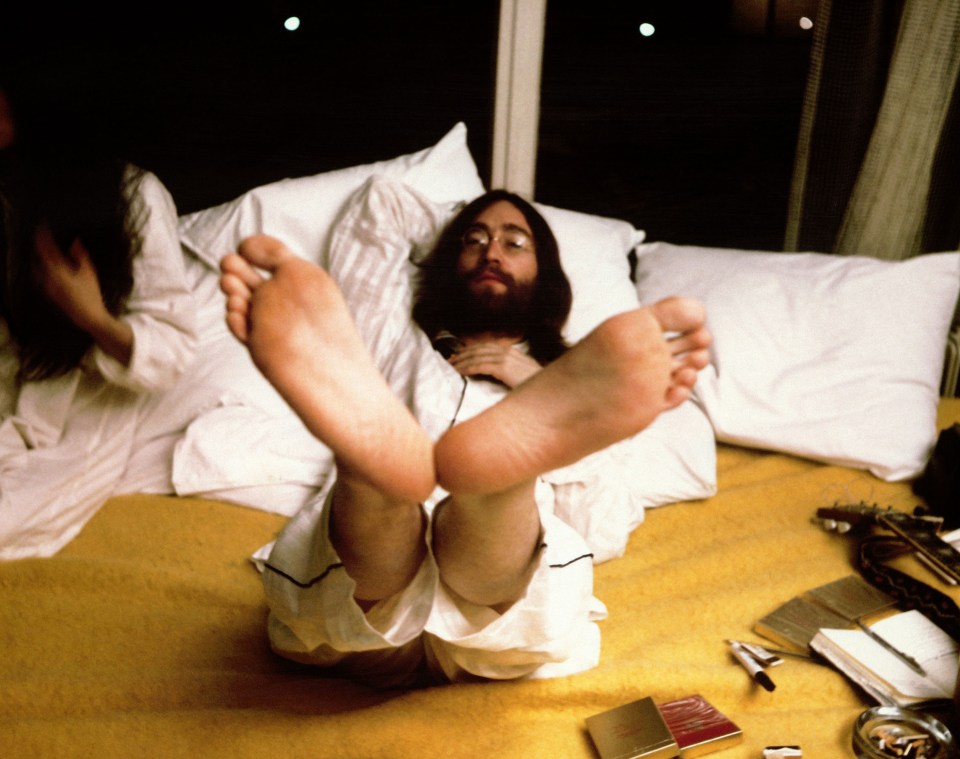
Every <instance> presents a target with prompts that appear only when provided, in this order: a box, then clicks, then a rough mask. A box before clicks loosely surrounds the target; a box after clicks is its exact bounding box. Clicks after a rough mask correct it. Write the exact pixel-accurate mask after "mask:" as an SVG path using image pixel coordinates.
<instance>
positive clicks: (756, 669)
mask: <svg viewBox="0 0 960 759" xmlns="http://www.w3.org/2000/svg"><path fill="white" fill-rule="evenodd" d="M730 653H732V654H733V656H734V658H735V659H736V660H737V661H738V662H740V665H741V666H742V667H743V668H744V669H745V670H747V673H748V674H749V675H750V677H751V678H753V680H754V682H756V683H759V684H760V685H762V686H763V688H764V689H765V690H773V689H774V688H776V687H777V686H776V685H775V684H774V682H773V680H771V679H770V675H768V674H767V673H766V672H764V671H763V667H761V666H760V665H759V664H758V663H757V660H756V659H754V658H753V657H752V656H750V654H748V653H747V652H746V651H745V650H744V648H743V646H741V645H740V644H739V643H737V641H735V640H733V641H730Z"/></svg>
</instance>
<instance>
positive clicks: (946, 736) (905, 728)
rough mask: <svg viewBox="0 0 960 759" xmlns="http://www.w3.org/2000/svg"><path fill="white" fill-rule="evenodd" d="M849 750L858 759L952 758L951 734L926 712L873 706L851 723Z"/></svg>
mask: <svg viewBox="0 0 960 759" xmlns="http://www.w3.org/2000/svg"><path fill="white" fill-rule="evenodd" d="M853 750H854V752H855V753H856V755H857V757H858V758H859V759H887V758H888V757H905V758H906V757H909V759H954V758H955V757H956V755H957V754H956V745H955V744H954V741H953V736H952V735H951V734H950V731H949V730H948V729H947V727H946V725H944V724H943V723H942V722H940V720H938V719H935V718H934V717H931V716H930V715H929V714H923V713H922V712H915V711H911V710H909V709H901V708H900V707H899V706H876V707H874V708H872V709H867V711H865V712H864V713H863V714H861V715H860V716H859V717H857V721H856V722H855V723H854V725H853Z"/></svg>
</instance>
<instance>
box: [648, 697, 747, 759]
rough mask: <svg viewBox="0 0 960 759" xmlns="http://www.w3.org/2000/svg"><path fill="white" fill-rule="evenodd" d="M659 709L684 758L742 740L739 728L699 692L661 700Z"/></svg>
mask: <svg viewBox="0 0 960 759" xmlns="http://www.w3.org/2000/svg"><path fill="white" fill-rule="evenodd" d="M660 713H661V714H662V715H663V719H664V721H665V722H666V723H667V727H669V728H670V732H671V733H673V737H674V738H676V741H677V745H678V746H679V747H680V756H682V757H683V759H693V757H697V756H703V755H704V754H709V753H710V752H711V751H719V750H720V749H722V748H728V747H730V746H734V745H736V744H737V743H740V742H741V741H742V740H743V732H742V731H741V730H740V728H739V727H737V726H736V725H735V724H734V723H733V722H731V721H730V719H728V718H727V717H726V716H724V715H723V714H722V713H721V712H719V711H718V710H717V708H716V707H715V706H713V704H711V703H710V702H709V701H707V700H706V699H705V698H703V696H700V695H693V696H687V697H686V698H679V699H677V700H676V701H668V702H667V703H665V704H660Z"/></svg>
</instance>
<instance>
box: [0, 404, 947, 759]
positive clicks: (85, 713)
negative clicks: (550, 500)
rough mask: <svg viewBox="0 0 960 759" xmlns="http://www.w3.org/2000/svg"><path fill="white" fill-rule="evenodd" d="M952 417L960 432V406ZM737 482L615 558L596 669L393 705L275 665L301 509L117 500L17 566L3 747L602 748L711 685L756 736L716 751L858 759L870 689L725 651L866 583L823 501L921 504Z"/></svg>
mask: <svg viewBox="0 0 960 759" xmlns="http://www.w3.org/2000/svg"><path fill="white" fill-rule="evenodd" d="M941 416H942V419H941V423H942V426H946V425H947V424H948V423H952V422H954V421H960V399H949V400H945V401H944V402H943V403H942V404H941ZM719 481H720V490H719V493H718V495H716V496H715V497H713V498H710V499H707V500H705V501H699V502H690V503H684V504H676V505H672V506H666V507H662V508H659V509H656V510H653V511H651V512H649V513H648V515H647V519H646V521H645V523H644V524H643V525H641V526H640V527H639V528H638V529H637V530H636V531H635V533H634V534H633V536H632V537H631V540H630V544H629V547H628V550H627V554H626V555H625V556H624V557H622V558H620V559H616V560H614V561H611V562H608V563H606V564H603V565H601V566H599V567H597V572H596V593H597V595H598V596H599V597H600V598H601V599H602V600H603V601H604V602H605V603H606V604H607V606H608V607H609V609H610V617H609V619H607V620H606V621H604V622H603V623H601V628H602V633H603V653H602V659H601V663H600V666H599V667H597V668H596V669H594V670H592V671H590V672H586V673H584V674H581V675H578V676H575V677H570V678H565V679H558V680H548V681H534V682H507V683H490V684H477V685H457V686H444V687H436V688H431V689H426V690H421V691H399V692H386V693H384V692H377V691H374V690H369V689H366V688H362V687H359V686H356V685H353V684H351V683H349V682H344V681H341V680H331V679H326V678H324V677H322V676H320V675H319V674H318V673H317V672H315V671H313V670H310V669H308V668H304V667H301V666H298V665H294V664H292V663H289V662H286V661H284V660H281V659H279V658H277V657H275V656H274V655H273V654H272V653H271V652H270V650H269V648H268V645H267V641H266V636H265V627H264V620H265V615H266V609H265V607H264V603H263V600H262V595H261V591H260V580H259V577H258V575H257V573H256V572H255V570H254V569H253V567H252V565H251V564H250V563H249V562H248V556H249V555H250V554H251V553H252V552H253V551H254V550H255V549H257V548H258V547H259V546H260V545H262V544H263V543H265V542H267V541H268V540H270V539H272V538H273V537H274V536H275V534H276V533H277V531H278V530H279V529H280V527H281V525H282V521H283V520H282V518H281V517H278V516H275V515H272V514H267V513H263V512H259V511H254V510H251V509H245V508H242V507H239V506H235V505H230V504H226V503H219V502H213V501H204V500H194V499H178V498H163V497H154V496H142V495H134V496H125V497H117V498H113V499H111V500H110V501H109V502H108V503H107V504H106V505H105V506H104V508H103V510H102V511H101V512H100V513H99V514H98V515H97V516H96V517H95V518H94V519H93V520H92V521H91V522H90V523H89V525H88V526H87V527H86V529H85V530H84V531H83V532H82V533H81V535H80V536H79V537H78V538H77V539H76V540H75V541H74V542H73V543H71V544H70V545H69V546H67V547H66V548H65V549H64V550H63V551H62V552H61V553H60V554H59V555H57V556H55V557H53V558H50V559H30V560H23V561H17V562H9V563H6V564H2V565H0V720H2V722H0V756H3V757H30V758H31V759H32V758H33V757H65V758H66V757H85V758H86V757H123V759H129V758H130V757H163V758H164V759H174V758H175V757H191V759H192V758H194V757H221V756H222V757H230V758H231V759H239V758H241V757H257V758H261V757H284V758H288V757H311V758H322V757H358V758H363V759H367V758H371V757H417V759H430V758H432V757H437V758H441V757H442V758H443V759H448V758H449V757H460V756H463V757H474V756H477V757H498V758H500V757H524V759H533V758H535V757H545V758H546V757H549V758H550V759H557V757H592V756H594V750H593V747H592V744H591V741H590V738H589V737H588V735H587V733H586V730H585V725H584V720H585V718H586V717H588V716H590V715H592V714H595V713H597V712H600V711H604V710H606V709H610V708H613V707H615V706H618V705H620V704H624V703H627V702H629V701H633V700H636V699H639V698H643V697H645V696H652V697H653V699H654V700H655V701H656V702H658V703H662V702H664V701H667V700H671V699H674V698H679V697H682V696H686V695H690V694H693V693H699V694H701V695H703V696H704V697H705V698H707V699H708V700H709V701H711V702H712V703H713V704H714V705H715V706H716V707H717V708H719V709H720V710H721V711H722V712H724V713H725V714H726V715H727V716H728V717H730V718H731V719H732V720H733V721H734V722H736V723H737V724H738V725H739V726H740V727H741V728H742V729H743V733H744V740H743V742H742V743H741V744H740V745H739V746H736V747H733V748H729V749H725V750H724V751H722V752H717V753H716V754H714V755H715V756H717V757H718V759H721V758H723V759H734V758H739V757H750V758H754V757H759V756H760V754H761V752H762V749H763V747H764V746H767V745H780V744H799V745H800V746H802V748H803V752H804V756H805V757H813V758H815V759H828V758H830V757H844V756H850V755H851V752H850V749H849V745H850V730H851V726H852V724H853V721H854V719H855V718H856V716H857V715H858V714H859V713H860V712H861V711H862V710H863V709H864V708H865V707H866V706H868V705H870V702H869V701H868V700H867V699H866V698H865V697H864V696H863V695H862V694H861V693H859V692H858V691H856V690H855V689H854V688H853V687H852V686H851V685H849V684H848V682H847V681H846V680H845V679H844V678H843V677H842V676H841V675H840V674H838V673H837V672H835V671H834V670H832V669H830V668H828V667H826V666H823V665H820V664H816V663H814V662H812V661H806V660H800V659H792V658H791V659H789V660H788V661H787V662H786V663H785V664H783V665H782V666H780V667H777V668H776V669H774V670H772V675H773V677H774V679H775V681H776V685H777V687H776V690H775V691H773V692H767V691H765V690H763V689H761V688H759V687H758V686H756V685H755V684H753V683H752V682H751V681H750V680H749V679H748V677H747V675H746V673H745V672H744V670H743V669H741V668H740V667H739V666H737V665H736V664H735V663H734V661H733V660H732V658H731V657H730V655H729V653H728V650H727V647H726V645H725V643H724V639H725V638H741V639H752V640H758V638H757V636H756V635H754V634H753V633H752V632H751V627H752V625H753V622H754V621H755V620H756V619H757V618H758V617H760V616H762V615H763V614H765V613H767V612H768V611H770V610H772V609H773V608H774V607H776V606H777V605H779V604H780V603H782V602H784V601H786V600H787V599H789V598H790V597H792V596H794V595H796V594H797V593H799V592H801V591H803V590H806V589H808V588H811V587H813V586H815V585H819V584H823V583H825V582H829V581H831V580H834V579H837V578H839V577H842V576H844V575H846V574H849V573H850V572H851V571H852V565H851V563H850V559H849V550H850V545H851V543H850V541H849V540H848V539H846V538H843V537H840V536H837V535H835V534H831V533H827V532H824V531H822V530H821V529H819V528H818V527H816V526H815V525H813V524H811V521H810V519H811V517H812V516H813V514H814V512H815V510H816V509H817V508H818V507H820V506H826V505H831V504H833V503H835V502H838V501H839V502H842V503H845V502H855V501H859V500H865V501H867V502H870V503H874V502H875V503H878V504H880V505H881V506H888V505H889V506H894V507H897V508H900V509H910V508H912V507H913V506H914V505H915V504H916V503H917V499H916V498H915V497H914V496H913V495H912V493H911V491H910V487H909V485H908V484H906V483H899V484H891V483H884V482H881V481H880V480H877V479H876V478H874V477H872V476H870V475H869V474H866V473H864V472H859V471H854V470H851V469H845V468H842V467H835V466H825V465H821V464H815V463H811V462H808V461H802V460H799V459H795V458H792V457H789V456H784V455H779V454H773V453H765V452H758V451H750V450H745V449H741V448H734V447H730V446H721V447H720V451H719ZM911 561H912V560H911ZM918 572H920V573H923V570H918ZM918 576H921V577H922V578H923V579H925V580H927V581H928V582H931V584H937V583H936V581H935V580H933V579H932V577H931V576H930V575H929V574H925V573H923V574H918ZM940 587H943V586H940ZM951 592H953V593H956V591H951ZM958 598H960V596H958Z"/></svg>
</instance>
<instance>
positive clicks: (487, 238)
mask: <svg viewBox="0 0 960 759" xmlns="http://www.w3.org/2000/svg"><path fill="white" fill-rule="evenodd" d="M494 240H496V241H497V242H499V243H500V247H501V249H502V250H504V251H505V252H507V253H523V252H524V251H527V250H530V249H531V248H532V247H533V240H531V239H530V235H528V234H527V233H526V232H523V231H521V230H519V229H507V230H504V231H503V232H502V233H501V234H499V235H491V234H490V233H489V232H488V231H487V230H486V229H484V228H483V227H471V228H470V229H468V230H467V231H466V232H464V233H463V237H462V238H461V242H462V243H463V247H464V249H465V250H469V251H480V250H483V251H485V250H487V249H488V248H489V247H490V246H491V245H492V244H493V241H494Z"/></svg>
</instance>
